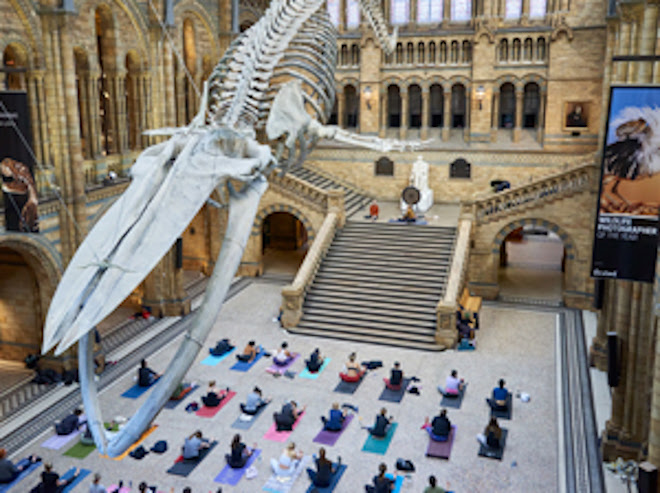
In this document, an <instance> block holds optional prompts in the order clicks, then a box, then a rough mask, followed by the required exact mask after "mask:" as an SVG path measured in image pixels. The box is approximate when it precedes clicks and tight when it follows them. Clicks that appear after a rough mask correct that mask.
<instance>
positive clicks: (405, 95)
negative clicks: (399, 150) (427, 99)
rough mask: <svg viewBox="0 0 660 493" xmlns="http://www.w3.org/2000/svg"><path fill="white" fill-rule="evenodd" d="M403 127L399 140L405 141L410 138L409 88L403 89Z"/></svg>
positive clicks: (400, 130) (401, 127)
mask: <svg viewBox="0 0 660 493" xmlns="http://www.w3.org/2000/svg"><path fill="white" fill-rule="evenodd" d="M400 94H401V126H400V127H399V138H400V139H401V140H405V139H406V138H407V137H408V88H407V87H402V88H401V93H400Z"/></svg>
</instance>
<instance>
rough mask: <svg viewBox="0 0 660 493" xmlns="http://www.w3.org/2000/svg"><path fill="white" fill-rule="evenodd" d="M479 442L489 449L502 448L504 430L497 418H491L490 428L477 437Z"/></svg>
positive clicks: (487, 427)
mask: <svg viewBox="0 0 660 493" xmlns="http://www.w3.org/2000/svg"><path fill="white" fill-rule="evenodd" d="M477 440H478V441H479V443H481V444H482V445H485V446H486V447H489V448H500V444H501V440H502V428H500V425H499V424H497V418H496V417H495V416H493V417H491V418H490V421H489V422H488V426H486V429H485V430H484V432H483V433H479V434H478V435H477Z"/></svg>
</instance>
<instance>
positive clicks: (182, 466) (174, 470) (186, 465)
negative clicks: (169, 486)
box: [167, 441, 218, 478]
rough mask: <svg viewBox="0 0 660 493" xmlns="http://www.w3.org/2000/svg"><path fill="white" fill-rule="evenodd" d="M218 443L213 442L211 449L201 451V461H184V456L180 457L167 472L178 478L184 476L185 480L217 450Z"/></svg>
mask: <svg viewBox="0 0 660 493" xmlns="http://www.w3.org/2000/svg"><path fill="white" fill-rule="evenodd" d="M217 444H218V442H217V441H216V442H211V446H210V447H209V448H205V449H202V450H200V451H199V459H197V460H183V456H182V455H180V456H179V458H178V459H177V460H176V461H175V462H174V465H173V466H172V467H170V468H169V469H168V470H167V472H168V473H170V474H174V475H176V476H183V477H184V478H185V477H187V476H188V474H190V473H191V472H193V469H195V468H196V467H197V465H198V464H199V463H200V462H202V461H203V460H204V459H205V458H206V456H207V455H209V453H210V452H211V450H213V449H214V448H215V446H216V445H217Z"/></svg>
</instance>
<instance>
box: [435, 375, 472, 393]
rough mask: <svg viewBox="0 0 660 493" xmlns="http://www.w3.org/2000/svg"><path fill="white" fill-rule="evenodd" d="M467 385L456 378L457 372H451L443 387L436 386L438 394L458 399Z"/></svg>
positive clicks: (462, 380)
mask: <svg viewBox="0 0 660 493" xmlns="http://www.w3.org/2000/svg"><path fill="white" fill-rule="evenodd" d="M466 385H467V384H466V383H465V380H464V379H462V378H458V372H457V371H456V370H452V371H451V374H450V375H449V376H448V377H447V380H446V381H445V386H444V387H442V386H441V385H439V386H438V392H440V393H441V394H442V395H444V396H445V397H458V396H459V395H460V393H461V392H462V391H463V389H464V388H465V386H466Z"/></svg>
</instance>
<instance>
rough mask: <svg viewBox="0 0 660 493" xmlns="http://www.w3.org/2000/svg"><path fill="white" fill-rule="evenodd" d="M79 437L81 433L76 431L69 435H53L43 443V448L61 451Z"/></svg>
mask: <svg viewBox="0 0 660 493" xmlns="http://www.w3.org/2000/svg"><path fill="white" fill-rule="evenodd" d="M78 435H80V432H79V431H78V430H75V431H74V432H72V433H69V434H68V435H53V436H52V437H50V438H49V439H48V440H46V441H45V442H44V443H42V444H41V446H42V447H44V448H50V449H53V450H59V449H61V448H62V447H64V446H65V445H66V444H67V443H69V442H70V441H71V440H73V439H74V438H75V437H77V436H78Z"/></svg>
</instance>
